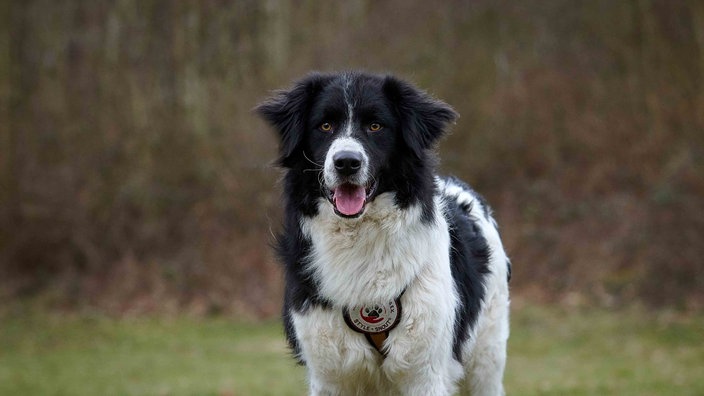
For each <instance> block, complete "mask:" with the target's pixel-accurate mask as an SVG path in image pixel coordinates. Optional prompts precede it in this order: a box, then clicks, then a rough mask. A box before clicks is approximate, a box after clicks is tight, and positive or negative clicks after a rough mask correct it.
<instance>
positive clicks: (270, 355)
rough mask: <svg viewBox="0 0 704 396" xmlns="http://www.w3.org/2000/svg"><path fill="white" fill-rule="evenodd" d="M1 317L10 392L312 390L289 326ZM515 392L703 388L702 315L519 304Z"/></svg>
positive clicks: (0, 358) (510, 373) (513, 353)
mask: <svg viewBox="0 0 704 396" xmlns="http://www.w3.org/2000/svg"><path fill="white" fill-rule="evenodd" d="M21 311H22V310H21V309H19V308H18V309H13V310H12V312H11V313H5V314H3V315H2V316H0V395H238V396H239V395H303V394H305V379H304V370H303V369H302V368H300V367H297V366H296V365H295V364H294V363H293V360H292V359H291V358H290V357H289V356H288V352H287V350H286V347H285V344H284V342H283V337H282V336H281V329H280V324H279V323H278V322H269V323H264V324H247V323H238V322H235V321H230V320H226V319H222V318H219V319H202V318H201V319H199V318H150V319H144V318H140V319H121V320H117V319H112V318H107V317H104V316H99V315H98V316H95V315H87V314H71V315H67V316H62V315H59V314H56V313H51V314H48V313H42V312H39V313H37V312H34V313H22V312H21ZM505 382H506V387H507V392H508V394H511V395H568V394H569V395H704V317H703V316H686V317H682V316H678V315H674V314H664V313H659V314H645V313H643V312H642V311H637V310H629V311H625V312H624V311H620V312H607V311H604V310H587V311H583V312H578V313H576V312H573V313H569V314H566V313H565V312H564V311H562V310H559V309H556V308H543V307H540V308H538V307H528V308H522V309H520V310H518V309H514V312H513V317H512V334H511V341H510V344H509V364H508V368H507V372H506V381H505Z"/></svg>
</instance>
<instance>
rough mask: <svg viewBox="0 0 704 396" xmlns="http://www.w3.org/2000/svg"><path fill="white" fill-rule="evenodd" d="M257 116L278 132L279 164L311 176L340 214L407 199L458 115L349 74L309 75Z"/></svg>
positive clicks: (415, 94)
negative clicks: (380, 200)
mask: <svg viewBox="0 0 704 396" xmlns="http://www.w3.org/2000/svg"><path fill="white" fill-rule="evenodd" d="M256 111H257V112H258V113H259V114H260V115H261V116H263V117H264V119H266V120H267V121H268V122H269V123H270V124H271V125H272V126H273V127H274V128H275V129H276V131H277V132H278V133H279V136H280V139H281V146H280V149H281V150H280V153H281V154H280V158H279V164H280V165H281V166H283V167H286V168H290V169H291V170H293V171H295V172H300V173H301V175H303V174H307V176H308V178H309V179H310V178H312V180H313V181H315V182H316V183H317V184H318V185H319V186H320V188H319V191H318V193H319V196H322V197H324V198H326V199H327V200H329V201H330V203H331V204H332V206H333V208H334V210H335V213H336V214H338V215H339V216H341V217H358V216H360V215H361V214H362V213H363V212H364V208H365V206H366V205H367V203H369V202H372V201H373V200H374V198H375V197H376V196H378V195H379V194H381V193H384V192H388V191H391V192H396V193H397V194H399V193H405V194H406V195H408V194H413V192H412V191H410V190H412V189H413V188H412V187H410V186H409V185H408V184H410V180H413V179H414V178H415V177H416V176H417V175H415V173H417V172H426V170H425V168H426V167H428V166H430V165H428V164H427V163H428V162H429V161H428V153H427V151H428V149H430V148H431V147H432V146H433V145H434V143H435V142H436V141H437V140H438V139H439V138H440V136H442V134H443V132H444V130H445V127H446V125H447V123H449V122H452V121H454V120H455V118H456V117H457V114H456V113H455V111H454V110H453V109H452V108H451V107H450V106H448V105H447V104H445V103H443V102H440V101H438V100H435V99H433V98H431V97H430V96H429V95H427V94H426V93H424V92H422V91H420V90H419V89H417V88H415V87H414V86H412V85H411V84H409V83H406V82H404V81H401V80H399V79H396V78H394V77H391V76H379V75H372V74H366V73H352V72H350V73H339V74H319V73H314V74H310V75H308V76H307V77H305V78H303V79H301V80H299V81H298V82H296V83H295V84H294V85H293V87H292V88H291V89H289V90H285V91H280V92H279V93H278V94H277V95H275V96H274V97H272V98H271V99H269V100H267V101H265V102H263V103H262V104H260V105H259V106H258V107H257V108H256ZM430 162H432V161H430ZM421 168H422V169H421ZM401 195H403V194H401ZM412 198H413V197H407V198H406V200H407V201H410V200H412ZM397 199H401V203H404V202H405V201H404V199H403V198H398V197H397ZM405 203H410V202H405Z"/></svg>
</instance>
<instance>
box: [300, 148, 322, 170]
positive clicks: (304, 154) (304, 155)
mask: <svg viewBox="0 0 704 396" xmlns="http://www.w3.org/2000/svg"><path fill="white" fill-rule="evenodd" d="M303 158H305V159H307V160H308V162H310V163H311V164H313V165H315V166H317V167H319V168H320V169H323V165H322V164H319V163H317V162H315V161H313V160H312V159H310V158H308V156H307V155H306V152H305V151H304V152H303Z"/></svg>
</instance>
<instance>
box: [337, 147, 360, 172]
mask: <svg viewBox="0 0 704 396" xmlns="http://www.w3.org/2000/svg"><path fill="white" fill-rule="evenodd" d="M332 161H333V163H334V164H335V169H337V171H338V172H340V174H342V175H345V176H351V175H354V174H355V173H357V172H358V171H359V169H360V168H361V167H362V153H360V152H357V151H339V152H337V153H335V155H333V157H332Z"/></svg>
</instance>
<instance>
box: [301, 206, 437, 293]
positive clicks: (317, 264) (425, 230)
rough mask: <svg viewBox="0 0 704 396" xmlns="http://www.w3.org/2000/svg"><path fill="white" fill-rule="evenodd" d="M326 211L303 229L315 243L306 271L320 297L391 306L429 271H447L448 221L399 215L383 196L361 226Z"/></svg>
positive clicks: (408, 213)
mask: <svg viewBox="0 0 704 396" xmlns="http://www.w3.org/2000/svg"><path fill="white" fill-rule="evenodd" d="M325 209H326V208H325V207H323V208H321V213H320V214H319V215H318V216H317V217H315V218H312V219H307V220H306V221H305V222H304V223H303V224H302V229H303V231H304V233H305V234H306V236H307V237H309V238H310V240H311V242H312V244H311V245H312V249H311V254H310V257H309V261H308V263H307V267H308V269H309V270H310V272H311V274H312V276H313V277H314V278H315V280H316V282H317V284H318V286H319V288H320V293H321V295H322V297H324V298H325V299H327V300H329V301H332V302H333V303H334V304H335V305H337V306H342V307H344V306H354V305H359V304H374V303H378V302H380V301H388V300H393V299H395V298H396V297H398V296H399V295H400V294H401V293H402V292H403V290H404V289H405V288H406V287H407V286H408V285H409V284H410V282H411V281H412V280H413V279H415V278H416V277H417V276H418V274H419V273H420V271H421V270H422V269H423V268H424V267H426V266H428V265H446V264H447V261H448V250H449V234H448V231H447V224H446V223H445V222H444V219H438V221H436V222H432V223H431V224H424V223H422V222H420V221H418V218H419V216H420V213H419V212H420V211H419V209H418V208H409V209H407V210H403V211H400V210H398V209H397V208H395V205H394V204H393V197H391V196H388V197H387V196H383V195H382V196H379V197H378V198H377V200H376V202H374V205H370V208H369V210H368V213H366V214H365V216H364V218H363V219H362V220H360V221H355V222H350V221H344V222H341V221H340V219H339V218H338V217H337V216H335V215H334V214H332V213H327V211H325Z"/></svg>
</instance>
